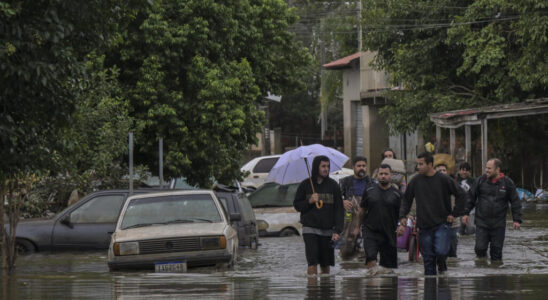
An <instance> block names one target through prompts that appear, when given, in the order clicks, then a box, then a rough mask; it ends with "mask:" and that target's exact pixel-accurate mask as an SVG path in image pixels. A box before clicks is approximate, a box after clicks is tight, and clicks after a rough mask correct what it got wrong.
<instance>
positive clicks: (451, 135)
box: [449, 128, 455, 158]
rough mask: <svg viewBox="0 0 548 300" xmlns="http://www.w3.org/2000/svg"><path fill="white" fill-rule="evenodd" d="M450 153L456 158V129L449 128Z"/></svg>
mask: <svg viewBox="0 0 548 300" xmlns="http://www.w3.org/2000/svg"><path fill="white" fill-rule="evenodd" d="M449 153H451V157H453V158H455V128H449Z"/></svg>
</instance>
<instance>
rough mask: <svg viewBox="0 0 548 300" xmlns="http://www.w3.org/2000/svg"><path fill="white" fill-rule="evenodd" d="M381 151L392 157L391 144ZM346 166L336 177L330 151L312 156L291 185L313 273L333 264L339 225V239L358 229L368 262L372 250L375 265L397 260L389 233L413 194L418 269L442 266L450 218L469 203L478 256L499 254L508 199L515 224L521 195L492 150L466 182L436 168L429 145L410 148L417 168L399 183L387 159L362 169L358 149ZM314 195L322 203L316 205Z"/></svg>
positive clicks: (369, 263)
mask: <svg viewBox="0 0 548 300" xmlns="http://www.w3.org/2000/svg"><path fill="white" fill-rule="evenodd" d="M388 151H389V152H392V153H391V154H390V153H388V152H386V151H385V152H383V158H385V157H386V156H390V155H391V157H388V158H395V155H394V153H393V151H392V150H388ZM353 169H354V174H353V175H351V176H348V177H345V178H343V179H341V181H340V185H339V184H337V182H336V181H335V180H333V179H332V178H330V177H329V171H330V161H329V158H328V157H326V156H317V157H315V158H314V161H313V163H312V172H311V173H312V174H311V178H310V179H311V180H310V179H308V178H307V179H306V180H304V181H302V182H301V184H300V185H299V187H298V189H297V192H296V194H295V200H294V207H295V209H296V210H297V211H299V212H300V214H301V217H300V219H301V223H302V225H303V230H302V233H303V240H304V244H305V252H306V260H307V263H308V270H307V274H308V275H315V274H317V273H318V265H319V266H320V270H321V273H322V274H328V273H329V268H330V266H334V265H335V245H336V244H337V242H338V241H339V239H341V237H342V236H343V231H345V226H346V230H350V232H345V235H344V236H347V237H348V236H350V238H348V240H346V241H343V242H346V243H351V242H352V241H356V240H357V239H356V237H357V236H359V235H360V233H361V236H362V239H361V241H363V245H362V246H363V249H364V252H365V263H366V267H367V268H369V269H371V268H374V267H376V266H377V257H378V256H380V260H379V265H380V266H382V267H385V268H397V266H398V257H397V245H396V240H397V236H400V235H402V234H403V233H404V231H405V226H406V225H407V218H408V215H409V213H410V210H411V206H412V204H413V201H415V205H416V226H417V227H418V229H419V244H420V251H421V254H422V256H423V261H424V273H425V275H436V274H438V273H444V272H446V271H447V264H446V259H447V256H448V254H449V253H450V249H451V244H452V241H453V242H454V243H456V241H454V240H455V239H456V233H455V230H454V227H453V222H454V221H455V220H456V219H457V218H459V217H462V218H461V220H462V223H464V224H467V223H468V222H469V214H470V212H471V211H472V210H473V209H475V225H476V243H475V249H474V250H475V252H476V255H477V257H478V258H480V259H481V258H486V256H487V250H488V249H489V250H490V251H489V256H490V258H491V261H492V262H496V261H501V260H502V248H503V244H504V237H505V230H506V213H507V209H508V206H509V204H510V207H511V210H512V217H513V227H514V229H519V228H520V224H521V222H522V220H521V202H520V200H519V197H518V195H517V192H516V187H515V185H514V182H513V181H512V180H511V179H510V178H508V177H506V176H504V174H503V173H501V171H500V169H501V161H500V160H499V159H497V158H492V159H490V160H489V161H488V162H487V164H486V166H485V174H483V175H482V176H480V177H478V178H477V179H475V180H474V181H470V180H464V181H463V182H462V183H466V184H467V187H465V188H463V187H462V186H461V183H460V182H459V183H458V182H457V180H455V179H453V178H452V177H450V176H448V175H447V174H445V173H444V172H441V171H440V172H437V171H436V169H435V168H434V159H433V156H432V154H431V153H430V152H424V153H421V154H419V155H418V156H417V170H418V174H417V175H415V176H414V177H413V178H412V179H411V180H410V181H409V183H408V184H407V186H405V180H403V182H404V183H402V184H401V185H400V184H397V185H396V184H394V177H395V176H394V173H393V170H392V167H391V166H390V165H389V164H386V163H382V164H381V165H380V166H379V167H378V169H377V170H375V180H372V179H371V178H370V177H369V176H368V175H367V159H366V158H365V157H356V158H354V160H353ZM465 171H466V170H465ZM468 171H469V167H468ZM459 175H461V174H460V173H459ZM397 181H401V180H400V179H397ZM311 182H312V184H313V185H314V189H312V186H311ZM313 191H315V192H313ZM320 201H321V202H322V203H323V205H320V206H318V205H316V204H317V203H318V202H320ZM358 207H359V209H358ZM352 211H355V212H357V213H358V218H356V220H357V224H352V225H350V224H349V222H351V220H350V219H349V218H347V221H346V222H345V214H349V213H351V212H352ZM398 222H399V225H398ZM360 230H361V232H360ZM455 245H456V244H455ZM347 246H348V245H347ZM350 247H353V245H350ZM342 251H343V250H341V255H344V253H343V252H342Z"/></svg>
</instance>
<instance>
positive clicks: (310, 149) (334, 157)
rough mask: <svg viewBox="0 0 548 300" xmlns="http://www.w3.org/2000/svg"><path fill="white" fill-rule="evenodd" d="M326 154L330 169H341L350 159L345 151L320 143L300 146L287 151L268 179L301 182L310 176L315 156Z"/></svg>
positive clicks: (280, 181) (332, 170)
mask: <svg viewBox="0 0 548 300" xmlns="http://www.w3.org/2000/svg"><path fill="white" fill-rule="evenodd" d="M319 155H325V156H327V157H328V158H329V161H330V171H329V172H334V171H338V170H340V169H341V168H342V167H343V165H344V164H345V163H346V162H347V161H348V156H346V155H344V154H343V153H341V152H339V151H337V150H335V149H333V148H330V147H326V146H323V145H320V144H313V145H308V146H300V147H298V148H296V149H294V150H290V151H287V152H286V153H284V154H283V155H282V156H281V157H280V158H279V159H278V162H276V164H275V165H274V167H272V170H270V173H268V177H267V181H274V182H277V183H279V184H290V183H299V182H301V181H303V180H304V179H306V178H309V177H310V169H311V168H312V161H313V160H314V157H316V156H319Z"/></svg>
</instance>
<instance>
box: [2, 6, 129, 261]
mask: <svg viewBox="0 0 548 300" xmlns="http://www.w3.org/2000/svg"><path fill="white" fill-rule="evenodd" d="M128 5H130V3H129V2H128V1H99V0H92V1H88V0H86V1H83V0H75V1H62V0H50V1H43V0H39V1H25V0H12V1H3V2H1V3H0V32H2V35H0V71H1V72H0V73H1V75H0V106H1V109H0V157H2V159H1V160H0V184H1V185H2V186H4V183H6V182H14V181H15V183H13V184H12V185H11V186H13V187H21V186H22V185H21V184H18V183H17V181H22V180H24V179H25V178H26V177H28V176H21V175H18V174H35V173H37V174H40V173H45V172H47V170H49V169H51V168H53V166H54V164H55V161H54V159H53V158H54V157H55V155H54V153H55V151H56V146H57V145H58V143H57V142H58V138H59V137H58V136H57V133H58V131H59V128H62V127H64V126H67V125H68V124H69V122H70V120H71V117H72V113H73V111H74V107H75V100H76V99H77V98H78V96H79V94H80V93H81V92H82V90H83V88H84V86H85V83H86V73H85V55H86V54H87V53H88V52H89V51H90V50H91V49H101V48H102V47H104V46H106V45H107V44H108V43H109V42H110V41H111V37H112V34H113V33H114V30H115V29H116V27H117V26H118V24H119V21H120V20H121V19H122V17H124V16H125V11H126V8H127V7H128ZM3 191H4V192H6V190H5V189H3ZM22 192H23V191H10V193H12V194H14V195H16V196H14V197H13V199H23V197H18V196H17V195H21V194H22ZM27 192H28V191H27ZM2 199H3V198H2ZM1 205H4V202H3V200H2V204H1ZM13 207H14V209H15V210H17V211H10V214H9V218H10V224H12V227H10V230H14V231H15V229H16V228H15V227H16V225H17V220H18V209H19V207H20V205H14V206H13ZM0 218H2V221H3V214H2V215H0ZM2 223H3V222H2ZM3 238H5V236H4V237H3ZM10 241H11V240H10ZM10 247H13V245H12V244H11V243H10V242H8V243H3V244H2V249H3V253H4V254H8V252H7V250H6V249H9V248H10ZM9 255H16V253H13V252H10V253H9ZM5 262H7V263H6V264H3V268H4V269H5V270H13V263H14V262H15V257H11V258H6V260H5Z"/></svg>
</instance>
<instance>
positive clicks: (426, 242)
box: [398, 152, 467, 275]
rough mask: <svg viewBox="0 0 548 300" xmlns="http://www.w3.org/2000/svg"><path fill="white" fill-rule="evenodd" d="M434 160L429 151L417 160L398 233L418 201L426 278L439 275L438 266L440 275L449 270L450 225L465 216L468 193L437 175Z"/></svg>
mask: <svg viewBox="0 0 548 300" xmlns="http://www.w3.org/2000/svg"><path fill="white" fill-rule="evenodd" d="M433 164H434V158H433V157H432V154H430V153H429V152H425V153H421V154H419V156H418V157H417V168H418V169H419V174H417V175H416V176H415V177H413V179H412V180H411V182H409V185H408V186H407V190H406V191H405V196H404V198H403V201H402V204H401V208H400V218H401V221H400V226H399V227H398V234H403V232H404V230H405V227H404V226H405V224H407V218H406V217H407V214H408V213H409V210H410V209H411V205H412V204H413V200H414V199H415V200H416V201H417V202H416V204H417V227H418V228H419V244H420V247H421V253H422V256H423V258H424V273H425V275H436V274H437V272H436V265H437V266H438V271H439V272H440V273H442V272H445V271H447V265H446V263H445V262H446V259H447V254H448V252H449V248H450V245H451V235H452V230H451V224H452V223H453V220H454V218H455V217H459V216H461V215H463V214H464V208H465V204H466V200H467V194H466V192H464V190H463V189H461V188H460V187H458V186H457V183H456V181H455V180H453V179H452V178H450V177H449V176H447V175H445V174H442V173H439V172H436V170H435V169H434V166H433ZM451 195H453V196H455V206H454V207H452V206H451Z"/></svg>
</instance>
